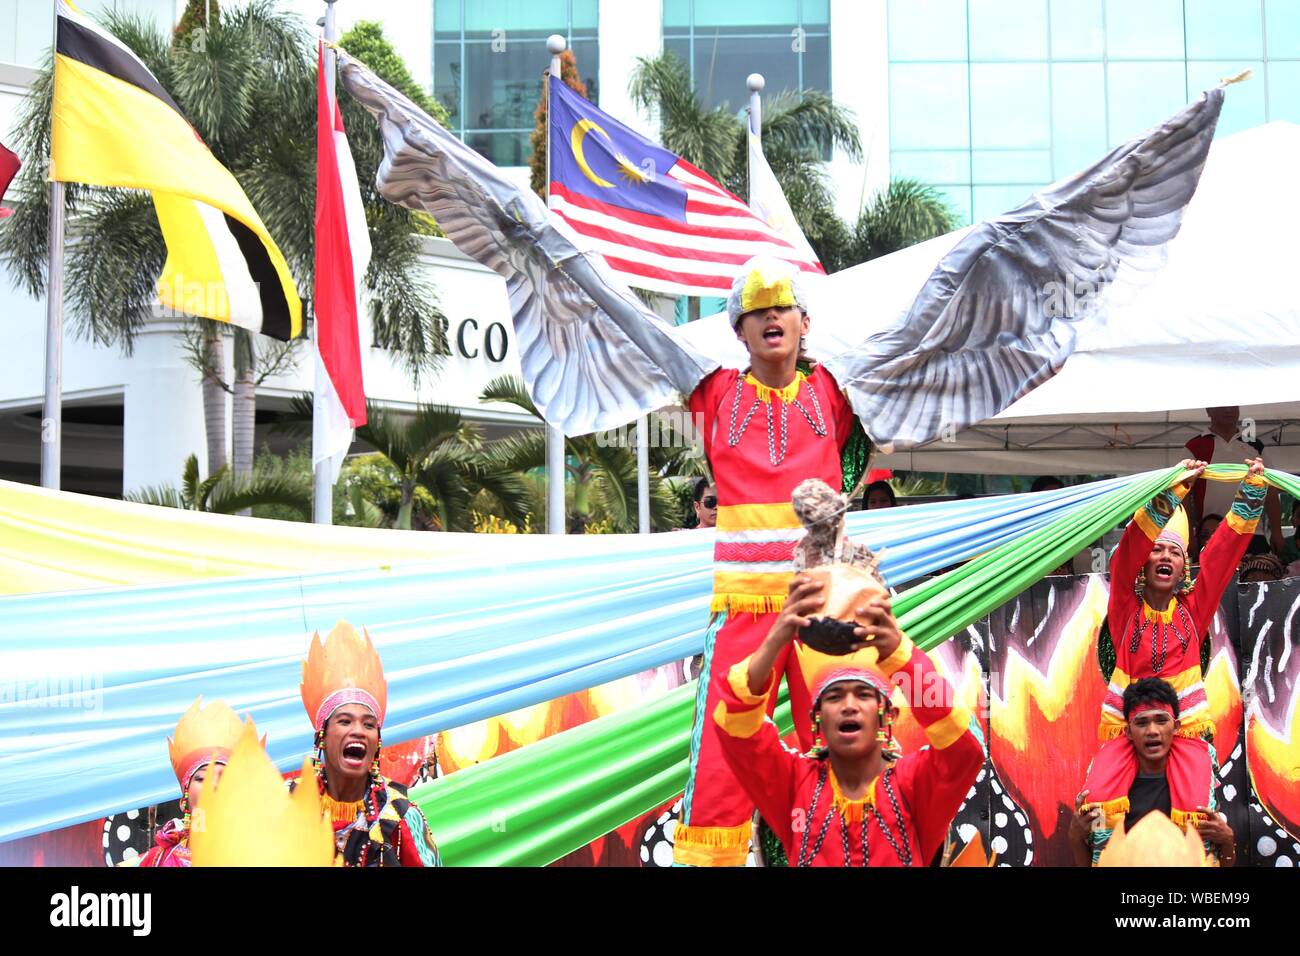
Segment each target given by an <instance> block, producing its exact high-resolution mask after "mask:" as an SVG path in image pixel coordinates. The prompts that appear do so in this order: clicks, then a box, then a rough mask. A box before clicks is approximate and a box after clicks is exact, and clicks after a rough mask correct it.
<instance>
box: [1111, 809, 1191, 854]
mask: <svg viewBox="0 0 1300 956" xmlns="http://www.w3.org/2000/svg"><path fill="white" fill-rule="evenodd" d="M1097 865H1098V866H1208V865H1209V862H1208V861H1207V859H1206V856H1205V846H1204V845H1203V844H1202V843H1201V835H1200V833H1198V832H1197V830H1196V828H1195V827H1188V828H1187V829H1186V830H1185V831H1184V830H1183V829H1182V828H1181V827H1179V826H1178V824H1176V823H1174V821H1173V820H1170V819H1169V818H1168V817H1167V816H1165V815H1164V814H1163V813H1159V812H1155V813H1148V814H1147V815H1146V816H1144V817H1143V818H1142V819H1141V820H1139V821H1138V822H1137V823H1135V824H1133V829H1132V830H1131V831H1129V832H1128V833H1125V832H1124V823H1123V821H1120V824H1119V826H1117V827H1116V828H1115V832H1114V833H1112V834H1111V837H1110V839H1109V840H1108V841H1106V848H1105V849H1104V850H1102V851H1101V857H1100V858H1099V859H1098V860H1097Z"/></svg>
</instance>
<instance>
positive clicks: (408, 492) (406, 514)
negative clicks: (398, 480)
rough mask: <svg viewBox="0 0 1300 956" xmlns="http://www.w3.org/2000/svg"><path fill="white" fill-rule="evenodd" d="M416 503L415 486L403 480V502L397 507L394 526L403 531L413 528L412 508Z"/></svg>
mask: <svg viewBox="0 0 1300 956" xmlns="http://www.w3.org/2000/svg"><path fill="white" fill-rule="evenodd" d="M414 504H415V487H414V485H409V484H407V483H406V482H402V498H401V503H400V504H399V505H398V507H397V520H396V521H395V522H393V527H394V528H400V529H402V530H403V531H410V530H411V510H412V507H413V506H414Z"/></svg>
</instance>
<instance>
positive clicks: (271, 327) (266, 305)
mask: <svg viewBox="0 0 1300 956" xmlns="http://www.w3.org/2000/svg"><path fill="white" fill-rule="evenodd" d="M51 138H52V144H51V154H52V156H51V160H52V161H51V166H50V178H51V179H53V180H60V181H63V182H76V183H87V184H89V185H93V186H120V187H126V188H131V189H147V190H149V191H150V192H151V193H152V194H153V201H154V207H155V208H156V209H157V212H158V222H159V224H160V225H161V227H162V233H163V238H164V240H166V243H167V262H166V264H165V265H164V266H163V272H162V276H161V277H160V278H159V280H158V297H159V299H160V300H161V301H162V304H163V305H164V306H166V307H167V308H170V309H174V310H176V311H179V312H186V313H189V314H191V315H198V316H203V317H205V318H209V319H217V320H219V321H222V322H229V323H231V324H233V325H238V326H241V327H243V328H246V329H250V330H252V331H255V332H261V333H263V334H265V335H270V336H274V337H275V338H278V339H290V338H293V337H295V336H297V335H299V334H300V333H301V331H302V301H301V300H300V299H299V298H298V292H297V288H296V286H295V285H294V281H293V277H292V276H291V275H290V274H289V267H288V265H287V264H286V263H285V261H284V256H283V255H282V254H281V252H280V250H279V248H277V247H276V245H275V242H274V241H273V240H272V239H271V236H270V234H269V233H268V232H267V231H266V226H265V225H263V224H262V220H261V218H260V217H259V216H258V215H257V213H256V211H254V209H253V206H252V204H251V203H250V202H249V201H248V197H247V196H246V195H244V191H243V189H242V188H240V185H239V183H238V182H237V181H236V180H235V177H234V176H233V175H231V173H230V170H228V169H226V167H225V166H223V165H221V163H220V162H218V161H217V158H216V157H215V156H213V155H212V152H211V151H210V150H209V149H208V147H207V146H206V145H204V143H203V140H201V139H200V138H199V136H198V134H197V133H196V132H195V131H194V128H193V127H192V126H190V123H189V121H188V120H187V119H186V118H185V116H184V114H183V113H182V112H181V110H180V108H179V107H178V106H177V105H176V103H175V101H174V100H173V99H172V98H171V96H169V95H168V93H167V91H166V90H165V89H163V87H162V84H161V83H159V82H158V80H157V78H156V77H155V76H154V75H153V74H152V73H151V72H150V71H149V69H148V68H147V67H146V66H145V65H144V63H142V62H141V61H140V59H139V58H138V57H137V56H136V55H135V54H134V53H132V52H131V51H130V50H128V49H127V48H126V46H124V45H123V44H122V43H121V42H120V41H118V40H117V39H116V38H115V37H113V36H112V34H110V33H108V32H107V31H105V30H104V29H103V28H101V27H99V26H98V25H96V24H95V23H93V22H91V21H90V20H89V19H87V18H86V17H85V16H84V15H83V14H82V13H81V12H80V11H78V10H77V9H76V8H74V7H73V6H72V5H71V4H70V3H68V2H66V0H59V4H58V24H57V32H56V39H55V57H54V108H53V116H52V122H51Z"/></svg>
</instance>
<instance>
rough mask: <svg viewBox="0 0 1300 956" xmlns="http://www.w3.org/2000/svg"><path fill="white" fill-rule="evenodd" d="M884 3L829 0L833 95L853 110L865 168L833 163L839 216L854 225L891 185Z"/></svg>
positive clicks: (835, 159) (880, 0)
mask: <svg viewBox="0 0 1300 956" xmlns="http://www.w3.org/2000/svg"><path fill="white" fill-rule="evenodd" d="M886 6H887V4H886V2H885V0H831V93H832V95H833V96H834V97H835V102H836V103H838V104H839V105H840V106H846V107H848V108H849V109H851V110H853V113H854V116H856V117H857V121H858V132H859V133H860V134H861V138H862V153H863V158H864V160H865V162H864V163H863V164H861V165H859V164H857V163H851V162H849V160H848V159H847V158H845V157H844V156H843V155H842V154H840V153H836V154H835V156H834V157H833V158H832V159H831V163H830V169H829V172H830V175H831V179H832V180H833V181H834V183H835V192H836V195H837V196H838V201H837V205H836V212H838V213H839V214H840V216H841V217H842V218H844V219H845V220H846V221H847V222H848V223H849V224H850V225H852V224H853V223H854V222H856V221H857V218H858V211H859V210H860V209H861V208H862V206H863V204H865V203H866V201H867V200H869V199H870V198H871V197H872V195H873V194H875V193H876V192H878V191H879V190H881V189H883V188H885V186H887V185H888V184H889V17H888V12H887V10H886Z"/></svg>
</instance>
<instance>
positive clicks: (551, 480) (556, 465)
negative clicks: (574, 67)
mask: <svg viewBox="0 0 1300 956" xmlns="http://www.w3.org/2000/svg"><path fill="white" fill-rule="evenodd" d="M567 46H568V43H567V42H566V41H565V39H564V37H562V36H560V35H559V34H558V33H552V34H551V35H550V36H549V37H547V38H546V49H547V52H549V53H550V54H551V69H550V71H549V72H548V73H547V74H546V205H547V208H550V205H551V77H553V76H554V77H557V78H558V77H561V76H563V72H562V66H561V64H560V54H561V53H563V52H564V50H565V48H566V47H567ZM546 531H547V533H548V534H564V433H563V432H561V431H560V430H559V429H558V428H556V427H555V426H554V425H551V424H550V423H547V425H546Z"/></svg>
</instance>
